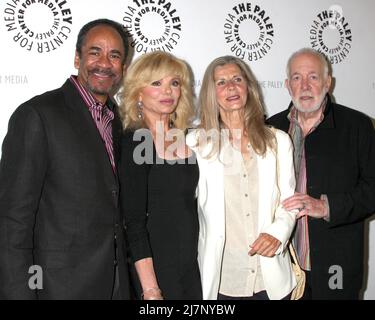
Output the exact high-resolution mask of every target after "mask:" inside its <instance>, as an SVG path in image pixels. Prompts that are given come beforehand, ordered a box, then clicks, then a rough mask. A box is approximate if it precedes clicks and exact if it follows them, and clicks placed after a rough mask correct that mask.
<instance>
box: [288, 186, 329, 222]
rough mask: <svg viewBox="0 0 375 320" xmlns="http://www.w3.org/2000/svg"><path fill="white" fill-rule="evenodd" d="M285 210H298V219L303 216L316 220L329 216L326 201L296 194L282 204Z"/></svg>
mask: <svg viewBox="0 0 375 320" xmlns="http://www.w3.org/2000/svg"><path fill="white" fill-rule="evenodd" d="M281 204H282V205H283V207H284V209H285V210H288V211H292V210H296V209H297V210H298V211H299V212H298V214H297V216H296V218H297V219H298V218H301V217H303V216H306V215H307V216H310V217H314V218H325V217H327V214H328V209H327V207H326V203H325V201H324V200H320V199H315V198H312V197H310V196H309V195H307V194H303V193H298V192H296V193H295V194H294V195H293V196H291V197H289V198H287V199H285V200H284V201H283V202H282V203H281Z"/></svg>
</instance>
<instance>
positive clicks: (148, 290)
mask: <svg viewBox="0 0 375 320" xmlns="http://www.w3.org/2000/svg"><path fill="white" fill-rule="evenodd" d="M148 292H155V294H156V295H160V297H162V294H161V290H160V289H159V288H156V287H155V288H148V289H145V290H143V292H142V295H141V298H142V300H144V296H145V294H147V293H148ZM151 300H156V299H151Z"/></svg>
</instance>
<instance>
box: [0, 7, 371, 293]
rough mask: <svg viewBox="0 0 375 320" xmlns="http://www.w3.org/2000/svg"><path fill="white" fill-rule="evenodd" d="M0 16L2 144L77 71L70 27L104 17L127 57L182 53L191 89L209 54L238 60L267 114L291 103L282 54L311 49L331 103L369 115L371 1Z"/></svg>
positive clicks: (8, 11) (30, 11)
mask: <svg viewBox="0 0 375 320" xmlns="http://www.w3.org/2000/svg"><path fill="white" fill-rule="evenodd" d="M0 15H1V21H0V39H1V58H0V90H1V91H0V92H1V96H2V97H3V102H2V103H1V106H0V143H1V142H2V140H3V138H4V136H5V134H6V131H7V124H8V120H9V117H10V115H11V114H12V112H13V111H14V110H15V108H16V107H17V106H18V105H19V104H21V103H22V102H24V101H25V100H27V99H29V98H31V97H33V96H34V95H36V94H39V93H42V92H44V91H47V90H50V89H54V88H57V87H59V86H61V85H62V84H63V82H64V81H65V79H66V78H67V77H69V75H70V74H75V69H74V67H73V58H74V49H75V41H76V37H77V34H78V31H79V29H80V28H81V26H82V25H83V24H84V23H86V22H88V21H90V20H93V19H97V18H103V17H105V18H110V19H113V20H116V21H118V22H120V23H122V24H123V25H124V26H125V27H126V28H127V29H128V31H129V33H130V35H131V36H132V39H133V40H132V44H131V45H132V48H133V50H134V56H135V57H136V56H138V55H141V54H143V53H146V52H150V51H153V50H165V51H167V52H171V53H173V54H175V55H177V56H179V57H181V58H183V59H185V60H186V61H187V62H188V63H189V64H190V66H191V67H192V70H193V71H194V75H195V81H194V87H195V91H196V93H197V94H198V93H199V90H200V85H201V80H202V77H203V73H204V70H205V68H206V66H207V65H208V63H209V62H210V61H211V60H212V59H214V58H215V57H218V56H221V55H228V54H229V55H234V56H237V57H240V58H241V59H243V60H244V61H245V62H247V63H248V64H249V65H250V67H251V68H252V70H253V71H254V73H255V75H256V76H257V78H258V81H259V84H260V86H261V88H262V90H263V94H264V98H265V102H266V105H267V113H268V115H273V114H274V113H276V112H279V111H281V110H283V109H285V108H286V107H287V105H288V104H289V95H288V92H287V90H286V88H285V85H284V79H285V65H286V61H287V59H288V57H289V56H290V54H291V53H292V52H293V51H295V50H297V49H299V48H301V47H311V48H314V49H316V50H319V51H321V52H324V53H325V54H326V55H327V56H328V57H329V59H330V61H331V63H332V66H333V76H334V77H335V81H334V92H333V93H334V96H335V98H336V100H337V102H339V103H342V104H344V105H347V106H350V107H352V108H354V109H357V110H360V111H362V112H364V113H366V114H367V115H369V116H370V117H372V118H375V109H374V101H375V76H374V75H375V63H374V52H375V41H374V32H375V2H374V1H373V0H359V1H352V0H340V1H337V2H332V1H329V0H315V1H301V0H283V1H280V0H255V1H241V0H95V1H92V0H1V4H0ZM15 147H17V146H15ZM0 183H1V181H0ZM368 227H369V236H368V239H367V241H368V242H369V243H370V244H369V247H368V249H367V251H368V256H369V258H368V268H366V274H367V279H366V284H365V286H364V289H365V292H364V298H365V299H375V250H374V249H375V245H374V243H375V222H370V223H369V224H368ZM0 285H1V284H0Z"/></svg>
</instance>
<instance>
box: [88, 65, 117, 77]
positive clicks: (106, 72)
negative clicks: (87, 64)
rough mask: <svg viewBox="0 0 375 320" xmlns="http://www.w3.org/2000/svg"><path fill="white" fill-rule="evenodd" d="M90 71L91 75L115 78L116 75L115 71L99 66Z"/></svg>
mask: <svg viewBox="0 0 375 320" xmlns="http://www.w3.org/2000/svg"><path fill="white" fill-rule="evenodd" d="M88 73H89V74H90V75H93V76H95V77H98V78H105V79H108V78H113V77H114V76H115V75H114V73H113V72H112V71H110V70H100V69H97V68H96V69H93V70H91V71H89V72H88Z"/></svg>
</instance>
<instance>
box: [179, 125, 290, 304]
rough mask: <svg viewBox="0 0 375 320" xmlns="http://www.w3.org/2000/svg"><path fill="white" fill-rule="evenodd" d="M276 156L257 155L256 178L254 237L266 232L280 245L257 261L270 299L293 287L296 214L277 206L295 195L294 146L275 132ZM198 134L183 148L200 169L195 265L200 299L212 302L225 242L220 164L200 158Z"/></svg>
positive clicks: (281, 296) (189, 137)
mask: <svg viewBox="0 0 375 320" xmlns="http://www.w3.org/2000/svg"><path fill="white" fill-rule="evenodd" d="M274 132H275V134H276V140H277V155H278V156H277V158H278V161H277V158H276V156H275V153H274V152H272V151H267V152H266V154H265V156H264V157H262V156H259V155H257V161H258V162H257V163H258V176H259V203H258V205H259V211H258V232H259V233H261V232H263V233H268V234H270V235H272V236H274V237H275V238H277V239H278V240H280V242H281V246H280V247H279V249H278V250H277V252H276V255H275V256H274V257H272V258H268V257H263V256H260V265H261V268H262V276H263V282H264V285H265V288H266V291H267V294H268V296H269V297H270V299H282V298H283V297H285V296H286V295H288V294H289V293H290V292H291V291H292V289H293V288H294V287H295V285H296V280H295V277H294V274H293V271H292V268H291V262H290V257H289V253H288V250H285V249H286V248H287V244H288V240H289V238H290V235H291V232H292V231H293V228H294V225H295V220H296V219H295V216H296V213H295V212H288V211H286V210H284V209H283V208H282V207H281V204H280V202H281V201H282V200H283V199H285V198H287V197H289V196H292V195H293V194H294V190H295V176H294V166H293V147H292V143H291V140H290V138H289V136H288V135H287V134H286V133H284V132H282V131H280V130H277V129H274ZM198 136H199V130H194V131H192V132H190V133H189V134H188V136H187V139H186V141H187V144H188V145H189V146H190V147H191V148H192V149H193V150H194V151H195V152H196V155H197V160H198V165H199V183H198V188H197V196H198V216H199V227H200V230H199V242H198V262H199V267H200V273H201V281H202V290H203V299H205V300H216V299H217V295H218V291H219V284H220V272H221V263H222V258H223V251H224V243H225V205H224V165H223V163H222V161H221V160H219V158H220V156H219V157H214V158H213V159H205V158H202V156H201V154H199V151H198V150H197V147H196V142H197V141H198Z"/></svg>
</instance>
